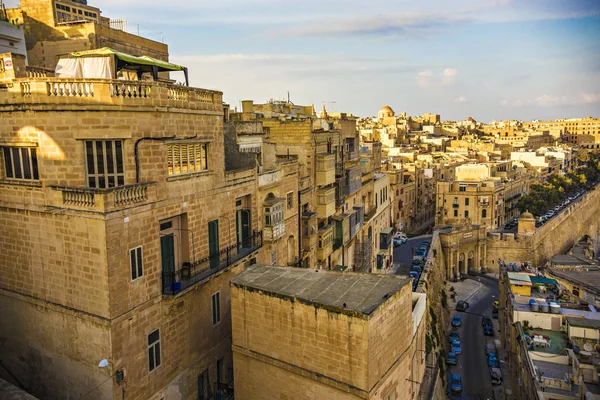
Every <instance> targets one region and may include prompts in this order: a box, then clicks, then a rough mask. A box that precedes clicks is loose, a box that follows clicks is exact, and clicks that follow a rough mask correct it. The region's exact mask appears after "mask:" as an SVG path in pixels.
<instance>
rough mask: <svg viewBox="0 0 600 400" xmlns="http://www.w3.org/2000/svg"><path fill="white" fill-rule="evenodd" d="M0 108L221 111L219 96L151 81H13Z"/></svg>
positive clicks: (71, 79)
mask: <svg viewBox="0 0 600 400" xmlns="http://www.w3.org/2000/svg"><path fill="white" fill-rule="evenodd" d="M12 82H13V85H9V86H8V88H7V89H8V90H7V91H6V92H4V93H2V94H0V105H12V104H19V105H21V104H30V105H34V104H37V103H41V104H47V103H48V102H50V101H51V102H52V103H53V104H54V105H57V104H61V103H63V104H69V105H82V106H84V105H107V106H149V107H174V108H186V109H193V110H206V111H217V112H222V111H223V103H222V93H221V92H217V91H212V90H206V89H198V88H192V87H188V86H180V85H173V84H168V83H164V82H153V81H126V80H120V79H87V78H68V79H67V78H52V77H41V76H40V77H31V78H20V79H14V80H13V81H12Z"/></svg>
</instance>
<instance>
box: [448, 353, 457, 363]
mask: <svg viewBox="0 0 600 400" xmlns="http://www.w3.org/2000/svg"><path fill="white" fill-rule="evenodd" d="M457 362H458V357H457V356H456V353H448V357H447V358H446V364H448V365H456V363H457Z"/></svg>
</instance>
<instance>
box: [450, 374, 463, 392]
mask: <svg viewBox="0 0 600 400" xmlns="http://www.w3.org/2000/svg"><path fill="white" fill-rule="evenodd" d="M462 390H463V388H462V379H461V378H460V375H459V374H448V395H450V396H460V395H462Z"/></svg>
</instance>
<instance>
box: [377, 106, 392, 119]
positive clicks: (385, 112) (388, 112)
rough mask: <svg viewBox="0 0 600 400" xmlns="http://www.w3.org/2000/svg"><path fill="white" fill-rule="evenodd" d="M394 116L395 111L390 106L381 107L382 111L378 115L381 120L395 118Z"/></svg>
mask: <svg viewBox="0 0 600 400" xmlns="http://www.w3.org/2000/svg"><path fill="white" fill-rule="evenodd" d="M393 116H394V110H392V107H390V106H383V107H381V109H380V110H379V112H378V113H377V117H378V118H379V119H382V118H388V117H393Z"/></svg>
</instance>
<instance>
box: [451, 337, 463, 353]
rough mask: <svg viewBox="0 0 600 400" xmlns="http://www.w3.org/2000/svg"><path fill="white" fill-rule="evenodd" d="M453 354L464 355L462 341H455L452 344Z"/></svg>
mask: <svg viewBox="0 0 600 400" xmlns="http://www.w3.org/2000/svg"><path fill="white" fill-rule="evenodd" d="M452 352H453V353H455V354H462V345H461V344H460V340H454V341H453V342H452Z"/></svg>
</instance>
